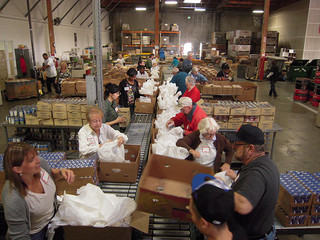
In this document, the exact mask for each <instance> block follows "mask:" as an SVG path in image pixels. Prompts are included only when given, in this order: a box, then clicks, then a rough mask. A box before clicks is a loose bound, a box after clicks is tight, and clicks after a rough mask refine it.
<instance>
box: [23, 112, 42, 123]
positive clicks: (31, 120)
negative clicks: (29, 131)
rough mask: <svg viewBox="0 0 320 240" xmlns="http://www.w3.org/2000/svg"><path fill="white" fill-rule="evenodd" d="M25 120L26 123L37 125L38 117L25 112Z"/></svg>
mask: <svg viewBox="0 0 320 240" xmlns="http://www.w3.org/2000/svg"><path fill="white" fill-rule="evenodd" d="M25 120H26V124H27V125H39V119H38V118H37V117H36V116H33V115H29V114H26V116H25Z"/></svg>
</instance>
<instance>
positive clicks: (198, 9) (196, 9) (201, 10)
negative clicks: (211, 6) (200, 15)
mask: <svg viewBox="0 0 320 240" xmlns="http://www.w3.org/2000/svg"><path fill="white" fill-rule="evenodd" d="M194 10H195V11H196V12H205V11H206V9H205V8H195V9H194Z"/></svg>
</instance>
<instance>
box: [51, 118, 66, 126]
mask: <svg viewBox="0 0 320 240" xmlns="http://www.w3.org/2000/svg"><path fill="white" fill-rule="evenodd" d="M53 122H54V125H55V126H68V119H54V120H53Z"/></svg>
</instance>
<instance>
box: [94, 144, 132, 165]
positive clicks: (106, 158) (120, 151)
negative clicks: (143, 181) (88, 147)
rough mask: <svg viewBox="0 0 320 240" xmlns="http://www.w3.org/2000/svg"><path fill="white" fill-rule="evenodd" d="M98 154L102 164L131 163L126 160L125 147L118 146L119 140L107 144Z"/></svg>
mask: <svg viewBox="0 0 320 240" xmlns="http://www.w3.org/2000/svg"><path fill="white" fill-rule="evenodd" d="M97 153H98V156H99V160H100V161H101V162H122V163H129V162H130V161H127V160H125V152H124V145H123V144H121V146H118V140H115V141H112V142H105V143H104V144H103V145H102V146H101V147H100V148H99V149H98V151H97Z"/></svg>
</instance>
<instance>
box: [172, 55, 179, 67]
mask: <svg viewBox="0 0 320 240" xmlns="http://www.w3.org/2000/svg"><path fill="white" fill-rule="evenodd" d="M178 64H179V60H178V59H177V58H176V57H173V60H172V63H171V65H170V67H172V68H174V67H176V66H178Z"/></svg>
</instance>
